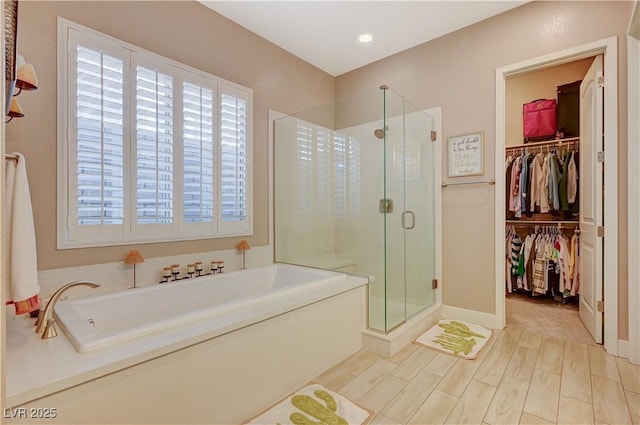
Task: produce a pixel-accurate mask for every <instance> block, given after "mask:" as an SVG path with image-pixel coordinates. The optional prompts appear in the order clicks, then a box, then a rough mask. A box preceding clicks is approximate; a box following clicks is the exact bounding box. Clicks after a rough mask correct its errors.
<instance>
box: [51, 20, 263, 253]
mask: <svg viewBox="0 0 640 425" xmlns="http://www.w3.org/2000/svg"><path fill="white" fill-rule="evenodd" d="M58 43H59V52H60V53H59V54H60V56H61V60H60V61H59V70H58V78H59V83H58V84H59V87H58V94H59V105H60V111H61V113H59V114H58V117H59V118H58V119H59V126H58V128H59V129H60V130H59V133H60V134H59V138H58V139H59V142H58V143H59V152H60V157H59V160H58V181H59V194H61V196H59V205H58V246H59V248H73V247H87V246H101V245H118V244H123V243H136V242H144V241H150V242H151V241H170V240H184V239H201V238H214V237H226V236H235V235H248V234H251V232H252V214H251V212H252V209H251V149H252V144H251V119H252V118H251V117H252V113H251V111H252V92H251V90H250V89H247V88H244V87H242V86H239V85H237V84H234V83H231V82H228V81H225V80H223V79H220V78H218V77H215V76H213V75H210V74H206V73H204V72H201V71H198V70H196V69H193V68H190V67H188V66H186V65H183V64H180V63H177V62H175V61H172V60H170V59H167V58H164V57H161V56H158V55H155V54H153V53H149V52H146V51H145V50H143V49H140V48H138V47H135V46H132V45H129V44H127V43H124V42H121V41H119V40H115V39H113V38H111V37H108V36H105V35H103V34H100V33H97V32H95V31H93V30H90V29H88V28H85V27H82V26H80V25H77V24H74V23H72V22H69V21H66V20H64V19H62V18H59V40H58Z"/></svg>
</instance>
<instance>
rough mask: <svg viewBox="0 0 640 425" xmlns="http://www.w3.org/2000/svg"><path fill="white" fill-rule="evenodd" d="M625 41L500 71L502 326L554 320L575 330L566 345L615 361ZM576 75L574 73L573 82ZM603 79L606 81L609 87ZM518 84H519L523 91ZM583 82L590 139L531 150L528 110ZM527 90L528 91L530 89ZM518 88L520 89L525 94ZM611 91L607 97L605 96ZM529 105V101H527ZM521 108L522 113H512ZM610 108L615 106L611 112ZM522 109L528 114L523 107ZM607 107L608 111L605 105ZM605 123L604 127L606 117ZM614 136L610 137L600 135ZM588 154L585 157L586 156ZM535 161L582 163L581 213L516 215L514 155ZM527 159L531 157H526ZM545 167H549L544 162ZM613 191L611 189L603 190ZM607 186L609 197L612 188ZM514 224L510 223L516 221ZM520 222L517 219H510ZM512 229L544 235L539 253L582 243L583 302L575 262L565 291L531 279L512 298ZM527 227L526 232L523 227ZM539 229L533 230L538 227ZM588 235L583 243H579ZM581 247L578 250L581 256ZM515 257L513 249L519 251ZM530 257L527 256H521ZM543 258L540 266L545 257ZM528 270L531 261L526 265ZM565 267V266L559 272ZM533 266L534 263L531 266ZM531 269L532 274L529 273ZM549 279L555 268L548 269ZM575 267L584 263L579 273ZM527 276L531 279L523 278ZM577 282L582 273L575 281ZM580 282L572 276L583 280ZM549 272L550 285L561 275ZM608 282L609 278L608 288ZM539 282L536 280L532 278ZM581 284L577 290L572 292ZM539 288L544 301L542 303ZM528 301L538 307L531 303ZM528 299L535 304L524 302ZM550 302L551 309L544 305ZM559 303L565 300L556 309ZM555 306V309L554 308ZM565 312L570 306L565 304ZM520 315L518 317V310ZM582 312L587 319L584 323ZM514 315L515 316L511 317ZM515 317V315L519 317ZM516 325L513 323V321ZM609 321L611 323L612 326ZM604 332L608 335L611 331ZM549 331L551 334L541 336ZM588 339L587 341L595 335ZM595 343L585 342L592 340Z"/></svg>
mask: <svg viewBox="0 0 640 425" xmlns="http://www.w3.org/2000/svg"><path fill="white" fill-rule="evenodd" d="M616 45H617V42H616V38H611V39H606V40H602V41H599V42H595V43H591V44H589V45H585V46H581V47H577V48H574V49H569V50H567V51H563V52H558V53H555V54H551V55H547V56H544V57H541V58H536V59H532V60H528V61H525V62H521V63H518V64H515V65H510V66H507V67H504V68H500V69H498V70H497V71H496V247H497V249H496V281H497V282H496V322H497V327H498V328H502V327H504V325H505V324H506V325H507V326H509V325H511V326H518V323H516V322H514V320H517V318H520V320H524V321H527V319H525V317H527V318H529V319H528V323H529V324H531V323H535V319H533V318H534V317H536V316H542V317H543V318H546V319H547V320H548V321H549V320H550V321H551V322H548V323H556V322H559V321H565V322H566V323H565V326H559V327H558V329H559V331H558V336H564V337H566V336H567V331H568V333H569V334H571V335H572V336H574V337H576V338H578V339H583V341H581V342H588V339H589V335H590V336H591V338H592V339H591V342H597V343H603V342H604V344H605V348H606V349H607V351H608V352H610V353H612V354H616V353H617V285H618V283H617V226H616V220H615V217H617V175H616V168H617V167H616V165H617V164H616V162H617V145H616V144H617V90H616V88H617V82H616V78H617V69H616V67H617V58H616V47H617V46H616ZM563 70H564V71H565V72H567V75H565V76H564V79H562V77H561V79H560V80H558V79H556V80H553V79H552V80H551V81H546V83H547V86H548V88H547V90H550V91H551V95H549V92H548V91H547V92H546V93H541V94H540V95H531V94H530V93H529V94H528V96H529V98H527V99H526V100H525V101H522V97H520V98H518V93H516V92H517V90H523V87H524V88H525V89H524V90H525V91H526V89H527V88H531V87H533V86H535V85H536V84H537V85H540V84H542V85H544V84H545V81H536V79H538V80H544V79H545V78H547V79H548V76H549V75H552V74H553V73H554V71H560V72H561V73H562V71H563ZM603 72H604V77H603V78H602V73H603ZM572 73H573V74H572ZM599 77H600V78H599ZM518 80H519V83H520V85H518V84H512V83H514V82H516V83H517V82H518ZM576 80H582V84H581V86H582V88H581V94H580V96H581V104H582V108H581V110H582V111H583V114H584V115H583V116H581V120H580V121H581V127H582V128H581V131H580V137H579V138H572V139H562V140H560V141H550V142H541V143H529V144H526V145H524V144H522V118H521V111H522V104H523V103H526V102H528V101H531V100H534V99H537V98H555V89H556V86H557V85H560V84H564V83H569V82H572V81H576ZM523 82H525V83H524V84H522V83H523ZM518 87H520V88H519V89H518ZM603 92H604V97H603V96H602V93H603ZM520 96H523V94H522V93H520ZM513 102H515V105H514V104H512V103H513ZM605 102H606V103H605ZM518 104H519V105H518ZM598 105H600V106H598ZM604 110H606V114H604V126H603V125H602V123H603V118H602V115H601V114H602V112H603V111H604ZM513 114H516V117H517V116H518V115H519V116H520V118H519V121H517V120H516V121H517V122H516V123H514V122H513V121H514V118H513ZM603 134H606V135H607V137H606V138H604V141H603V137H598V136H597V135H603ZM605 151H606V161H607V162H606V163H607V167H604V166H603V157H604V154H603V152H605ZM578 152H580V154H579V155H578ZM520 154H521V155H522V157H524V156H525V155H528V158H529V160H530V161H531V160H532V159H533V158H532V154H533V155H535V156H537V157H542V156H548V157H550V156H551V155H554V156H556V157H557V156H558V155H559V156H560V158H559V159H560V160H559V161H557V162H558V163H560V164H562V163H567V161H569V159H571V161H573V156H574V155H575V156H576V160H577V159H578V158H580V160H579V174H580V177H579V179H578V181H579V184H580V187H581V188H580V191H579V195H578V197H579V208H575V209H574V208H573V207H572V208H565V206H563V208H562V209H560V208H557V206H556V208H555V209H556V210H557V211H555V212H554V211H551V214H543V213H540V212H539V210H536V211H537V212H536V213H533V214H532V213H530V211H534V208H533V206H529V205H527V207H526V209H524V208H523V209H522V211H523V212H524V211H526V214H522V215H521V214H518V217H514V216H513V211H510V210H512V209H513V205H511V207H510V205H509V202H508V200H509V198H508V195H509V192H510V190H509V189H507V188H506V183H507V181H509V179H510V176H508V175H507V174H506V171H507V167H509V169H511V168H510V162H508V161H506V157H507V156H510V157H511V158H510V159H513V157H514V155H520ZM520 160H522V158H520ZM540 161H542V160H540ZM603 182H604V183H605V184H603ZM605 187H606V192H605V191H604V188H605ZM509 213H511V214H512V215H511V216H509V215H508V214H509ZM509 219H511V220H509ZM505 224H509V225H512V226H513V227H512V228H510V229H509V228H507V230H510V231H513V232H515V233H517V234H519V235H520V236H524V237H523V238H522V241H523V243H524V240H525V239H526V238H527V234H528V233H529V232H531V233H533V234H538V235H537V236H534V235H532V237H530V238H529V239H527V241H528V243H529V245H528V247H529V248H531V249H533V247H532V245H531V243H532V242H531V239H533V240H536V241H538V242H535V243H536V244H537V243H539V240H541V239H543V238H542V237H540V235H539V234H540V233H543V234H545V236H544V238H545V240H547V239H549V240H553V242H550V243H551V245H553V244H557V245H560V243H561V242H562V244H563V245H564V251H566V252H568V251H570V250H571V247H572V244H574V243H576V240H579V247H580V248H579V252H580V260H581V264H580V265H579V266H577V267H579V269H580V270H581V272H580V286H581V287H580V288H579V295H578V294H577V293H576V291H575V290H576V289H577V288H576V286H575V285H576V282H575V281H574V280H573V277H571V278H569V277H568V276H567V275H566V274H567V273H568V269H569V267H568V264H569V262H571V263H572V264H573V263H574V262H575V261H576V260H575V259H574V258H573V257H572V258H571V261H570V260H569V258H568V257H567V258H565V259H564V262H565V265H566V266H567V268H566V272H565V274H564V275H563V273H562V272H561V273H559V277H558V279H559V280H560V283H559V284H558V282H553V283H552V282H551V279H550V278H549V281H547V277H546V276H545V279H544V285H545V286H544V287H543V288H542V289H543V290H540V289H541V288H540V286H539V285H540V282H541V281H540V280H538V281H536V282H535V283H536V284H537V285H538V287H537V288H534V286H533V284H532V282H531V281H529V282H527V281H526V274H525V275H524V276H525V277H524V280H525V281H524V282H523V281H522V278H520V280H518V281H517V282H516V280H513V285H514V288H513V289H515V290H514V291H512V293H513V292H520V295H521V296H520V297H515V298H514V295H507V297H509V299H508V300H506V299H505V292H509V291H508V289H509V286H510V284H511V281H510V279H507V278H509V277H510V276H509V275H510V273H511V272H510V270H509V268H508V265H507V267H505V265H506V263H505V260H506V258H505V250H506V249H507V243H510V242H508V239H507V238H506V237H505ZM516 226H517V228H516ZM529 226H530V227H529ZM604 229H608V231H607V237H606V238H604V237H603V231H604ZM578 234H579V236H578ZM576 247H577V245H576V246H574V249H576ZM509 248H511V246H509ZM521 252H524V249H523V250H522V251H521ZM535 258H537V257H535ZM521 261H522V260H521ZM559 263H560V261H558V264H559ZM528 265H529V266H530V267H533V263H532V262H529V264H528ZM521 267H522V266H521ZM544 267H545V274H546V273H547V269H546V267H547V263H545V266H544ZM572 267H573V268H575V267H576V264H573V266H572ZM520 273H521V276H522V273H523V272H522V270H520ZM573 274H577V273H575V272H574V273H573ZM573 274H572V276H573ZM551 275H552V273H549V274H548V276H551ZM604 276H607V279H603V277H604ZM529 279H530V280H531V279H532V274H531V273H530V274H529ZM572 285H573V286H572ZM534 289H536V290H537V292H538V295H542V294H544V295H545V296H538V297H532V296H531V294H534V293H535V292H534ZM527 292H528V293H529V298H528V299H527V298H526V294H527ZM522 295H524V296H525V297H523V296H522ZM545 297H546V298H547V299H546V300H545V299H544V298H545ZM554 299H555V301H554ZM545 301H546V302H545ZM565 302H566V304H565V305H563V303H565ZM571 303H574V304H573V305H571ZM509 309H510V310H509ZM578 311H579V316H580V319H578ZM505 312H506V313H507V314H505ZM511 313H513V314H511ZM507 317H508V318H509V320H510V321H511V323H509V321H507V319H506V318H507ZM604 319H606V320H604ZM548 323H547V325H545V324H544V320H543V321H542V322H541V326H543V327H544V332H546V333H549V332H550V331H551V332H553V331H552V329H553V327H552V326H550V325H549V324H548ZM603 323H604V326H603ZM541 330H542V329H541ZM587 330H588V332H585V331H587ZM585 338H586V339H587V341H584V339H585Z"/></svg>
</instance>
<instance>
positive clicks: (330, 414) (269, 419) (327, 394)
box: [246, 384, 372, 425]
mask: <svg viewBox="0 0 640 425" xmlns="http://www.w3.org/2000/svg"><path fill="white" fill-rule="evenodd" d="M371 416H372V413H371V412H369V411H368V410H366V409H363V408H362V407H360V406H358V405H356V404H355V403H353V402H351V401H349V400H348V399H347V398H345V397H343V396H341V395H340V394H336V393H334V392H332V391H329V390H328V389H326V388H325V387H323V386H322V385H318V384H311V385H307V386H306V387H304V388H302V389H300V390H298V391H296V392H295V393H293V394H291V395H290V396H288V397H286V398H285V399H284V400H282V401H280V402H278V403H277V404H276V405H274V406H273V407H271V408H269V410H267V411H266V412H264V413H262V414H260V415H259V416H256V417H255V418H253V419H252V420H251V421H249V422H247V424H246V425H364V424H366V423H368V422H369V420H370V419H371Z"/></svg>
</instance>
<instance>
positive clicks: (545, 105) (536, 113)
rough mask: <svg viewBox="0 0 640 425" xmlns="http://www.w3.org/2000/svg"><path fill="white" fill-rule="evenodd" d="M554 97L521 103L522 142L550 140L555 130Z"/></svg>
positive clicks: (554, 135) (555, 107)
mask: <svg viewBox="0 0 640 425" xmlns="http://www.w3.org/2000/svg"><path fill="white" fill-rule="evenodd" d="M556 109H557V104H556V100H555V99H538V100H534V101H533V102H529V103H525V104H524V105H522V124H523V135H524V142H525V143H527V142H537V141H541V140H552V139H554V138H555V137H556V130H557V112H556Z"/></svg>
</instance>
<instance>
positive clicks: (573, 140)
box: [505, 137, 580, 149]
mask: <svg viewBox="0 0 640 425" xmlns="http://www.w3.org/2000/svg"><path fill="white" fill-rule="evenodd" d="M578 142H580V138H579V137H571V138H567V139H553V140H545V141H543V142H531V143H524V144H522V145H512V146H506V147H505V148H506V149H521V148H526V147H532V146H546V145H549V146H551V145H557V146H563V145H568V144H572V143H573V144H575V143H578Z"/></svg>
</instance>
